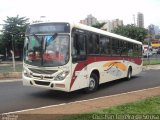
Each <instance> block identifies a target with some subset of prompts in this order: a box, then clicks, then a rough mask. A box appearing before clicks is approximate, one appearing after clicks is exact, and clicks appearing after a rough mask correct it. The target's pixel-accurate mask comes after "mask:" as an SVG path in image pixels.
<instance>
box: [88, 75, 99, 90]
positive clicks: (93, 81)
mask: <svg viewBox="0 0 160 120" xmlns="http://www.w3.org/2000/svg"><path fill="white" fill-rule="evenodd" d="M97 88H98V77H97V75H96V74H94V73H92V74H91V76H90V78H89V86H88V87H87V88H85V92H87V93H91V92H94V91H96V90H97Z"/></svg>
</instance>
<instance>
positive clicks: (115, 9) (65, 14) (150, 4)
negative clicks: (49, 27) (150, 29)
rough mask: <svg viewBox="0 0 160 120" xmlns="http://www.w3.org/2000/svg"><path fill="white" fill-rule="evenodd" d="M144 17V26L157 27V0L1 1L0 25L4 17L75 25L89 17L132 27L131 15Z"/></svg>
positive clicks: (159, 0)
mask: <svg viewBox="0 0 160 120" xmlns="http://www.w3.org/2000/svg"><path fill="white" fill-rule="evenodd" d="M138 12H141V13H143V14H144V25H145V27H147V26H148V25H149V24H154V25H158V26H160V16H159V12H160V0H1V2H0V24H2V23H4V22H3V20H6V17H7V16H9V17H15V16H17V15H19V16H20V17H24V16H25V17H27V18H30V21H33V20H39V19H41V16H45V19H46V20H49V21H59V20H60V21H71V22H79V21H80V20H83V19H85V18H86V17H87V15H89V14H92V15H93V16H94V17H96V18H97V19H98V20H113V19H117V18H118V19H120V20H123V22H124V24H133V23H134V19H133V15H135V16H136V15H137V13H138Z"/></svg>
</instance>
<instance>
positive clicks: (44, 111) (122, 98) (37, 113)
mask: <svg viewBox="0 0 160 120" xmlns="http://www.w3.org/2000/svg"><path fill="white" fill-rule="evenodd" d="M159 95H160V86H159V87H155V88H150V89H144V90H139V91H133V92H128V93H122V94H118V95H111V96H105V97H100V98H95V99H90V100H83V101H78V102H71V103H66V104H61V105H52V106H47V107H42V108H37V109H32V110H24V111H19V112H16V113H12V114H15V115H16V114H17V115H19V116H20V118H21V117H22V118H23V120H27V119H32V120H36V119H41V120H56V119H59V118H63V117H65V116H67V115H73V114H80V113H86V112H93V111H96V110H99V109H103V108H108V107H112V106H117V105H121V104H125V103H130V102H134V101H138V100H142V99H145V98H147V97H152V96H159Z"/></svg>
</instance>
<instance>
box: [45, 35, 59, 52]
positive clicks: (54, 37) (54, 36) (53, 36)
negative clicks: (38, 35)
mask: <svg viewBox="0 0 160 120" xmlns="http://www.w3.org/2000/svg"><path fill="white" fill-rule="evenodd" d="M57 35H58V34H57V33H54V34H53V35H52V36H51V37H50V38H49V39H48V40H45V48H44V51H46V48H47V41H50V40H51V39H53V40H55V39H56V37H57Z"/></svg>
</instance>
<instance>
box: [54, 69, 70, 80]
mask: <svg viewBox="0 0 160 120" xmlns="http://www.w3.org/2000/svg"><path fill="white" fill-rule="evenodd" d="M68 74H69V71H63V72H61V73H59V74H58V75H57V76H56V77H55V79H54V80H56V81H58V80H64V79H65V78H66V76H67V75H68Z"/></svg>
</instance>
